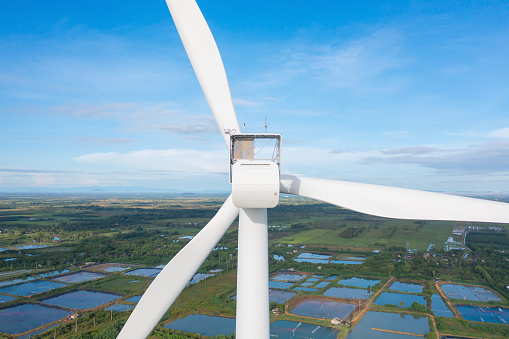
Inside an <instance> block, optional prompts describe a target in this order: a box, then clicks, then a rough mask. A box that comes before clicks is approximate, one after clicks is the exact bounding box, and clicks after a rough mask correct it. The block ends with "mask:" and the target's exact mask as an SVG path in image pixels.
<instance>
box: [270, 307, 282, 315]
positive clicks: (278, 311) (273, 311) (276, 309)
mask: <svg viewBox="0 0 509 339" xmlns="http://www.w3.org/2000/svg"><path fill="white" fill-rule="evenodd" d="M272 313H274V315H279V314H280V313H281V310H280V309H279V308H274V309H272Z"/></svg>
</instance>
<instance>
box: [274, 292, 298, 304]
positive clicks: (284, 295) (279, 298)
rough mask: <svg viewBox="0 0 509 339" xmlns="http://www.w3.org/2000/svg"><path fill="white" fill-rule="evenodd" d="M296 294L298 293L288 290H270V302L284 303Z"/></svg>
mask: <svg viewBox="0 0 509 339" xmlns="http://www.w3.org/2000/svg"><path fill="white" fill-rule="evenodd" d="M296 294H297V293H294V292H288V291H280V290H269V302H270V303H272V302H277V303H278V304H283V303H285V302H286V301H287V300H288V299H290V298H292V297H293V296H294V295H296Z"/></svg>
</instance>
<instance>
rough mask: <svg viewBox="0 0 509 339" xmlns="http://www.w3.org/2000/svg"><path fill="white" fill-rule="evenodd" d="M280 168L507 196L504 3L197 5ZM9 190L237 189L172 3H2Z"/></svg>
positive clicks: (3, 157) (2, 110)
mask: <svg viewBox="0 0 509 339" xmlns="http://www.w3.org/2000/svg"><path fill="white" fill-rule="evenodd" d="M198 4H199V6H200V8H201V9H202V11H203V13H204V16H205V18H206V20H207V22H208V23H209V25H210V27H211V30H212V33H213V35H214V36H215V38H216V42H217V44H218V47H219V50H220V52H221V55H222V57H223V62H224V64H225V68H226V72H227V75H228V79H229V82H230V88H231V92H232V96H233V100H234V104H235V108H236V111H237V116H238V120H239V122H240V123H241V124H243V123H246V126H247V131H248V132H262V131H263V129H262V128H261V126H263V123H264V120H265V116H267V119H268V121H269V123H270V126H269V131H271V132H279V133H282V134H283V150H282V173H296V174H301V175H306V176H315V177H322V178H330V179H338V180H349V181H358V182H366V183H374V184H382V185H391V186H398V187H407V188H414V189H422V190H435V191H509V80H508V79H509V39H508V38H507V37H508V36H509V22H508V20H507V17H509V5H508V3H507V2H506V1H468V2H453V1H443V0H442V1H428V2H426V4H423V3H421V2H419V1H415V2H412V1H400V2H398V1H356V2H355V3H352V2H346V1H313V2H312V1H250V0H246V1H226V0H214V1H210V0H209V1H198ZM0 60H1V63H0V187H1V188H3V189H8V188H19V187H28V188H34V187H38V188H45V187H47V188H55V187H62V188H68V187H83V186H104V187H107V186H144V187H149V188H163V189H180V190H208V189H213V190H214V189H215V190H229V189H230V187H229V183H228V176H227V173H228V158H227V152H226V149H225V146H224V143H223V142H222V139H221V136H220V135H219V132H218V131H217V127H216V125H215V122H214V121H213V117H212V114H211V113H210V110H209V108H208V106H207V103H206V101H205V99H204V96H203V94H202V92H201V89H200V87H199V84H198V82H197V80H196V78H195V75H194V73H193V71H192V68H191V66H190V63H189V61H188V59H187V56H186V54H185V51H184V48H183V46H182V43H181V41H180V39H179V37H178V35H177V32H176V29H175V26H174V24H173V21H172V20H171V16H170V13H169V11H168V9H167V7H166V4H165V2H164V1H162V0H161V1H134V0H132V1H86V2H79V1H44V2H43V1H24V2H17V1H3V2H2V3H1V4H0Z"/></svg>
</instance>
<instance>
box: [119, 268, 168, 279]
mask: <svg viewBox="0 0 509 339" xmlns="http://www.w3.org/2000/svg"><path fill="white" fill-rule="evenodd" d="M161 271H162V270H161V269H159V268H138V269H135V270H133V271H129V272H126V273H125V274H127V275H136V276H139V277H149V278H155V277H157V275H158V274H159V273H161Z"/></svg>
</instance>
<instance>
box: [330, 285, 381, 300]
mask: <svg viewBox="0 0 509 339" xmlns="http://www.w3.org/2000/svg"><path fill="white" fill-rule="evenodd" d="M372 293H373V292H371V294H372ZM371 294H368V290H365V289H363V288H350V287H331V288H329V289H328V290H327V291H325V292H324V293H323V295H325V296H327V297H335V298H346V299H369V297H370V296H371Z"/></svg>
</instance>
